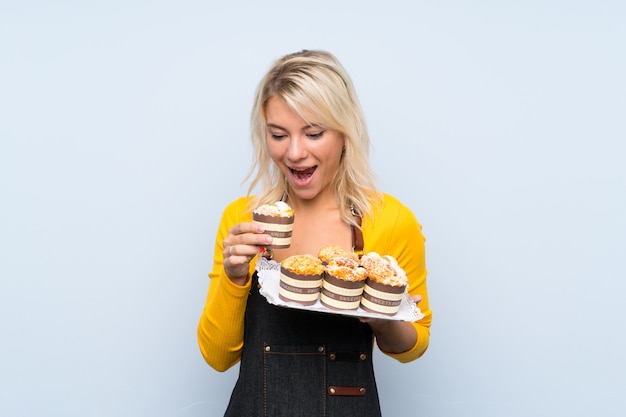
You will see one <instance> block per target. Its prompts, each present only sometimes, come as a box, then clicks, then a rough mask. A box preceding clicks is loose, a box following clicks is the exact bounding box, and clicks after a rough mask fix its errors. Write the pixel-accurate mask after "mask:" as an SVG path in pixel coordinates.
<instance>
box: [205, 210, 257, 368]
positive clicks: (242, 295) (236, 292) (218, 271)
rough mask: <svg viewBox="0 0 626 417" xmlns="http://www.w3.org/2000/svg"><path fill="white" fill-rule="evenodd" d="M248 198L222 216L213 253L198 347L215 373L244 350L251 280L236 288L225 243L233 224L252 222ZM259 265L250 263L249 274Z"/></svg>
mask: <svg viewBox="0 0 626 417" xmlns="http://www.w3.org/2000/svg"><path fill="white" fill-rule="evenodd" d="M246 202H247V200H246V198H240V199H238V200H236V201H234V202H232V203H231V204H230V205H228V206H227V207H226V209H225V210H224V213H223V214H222V219H221V221H220V224H219V227H218V230H217V236H216V238H215V252H214V254H213V269H212V271H211V272H210V273H209V278H210V284H209V291H208V294H207V297H206V302H205V305H204V309H203V311H202V315H201V317H200V322H199V324H198V345H199V347H200V351H201V352H202V356H203V357H204V360H205V361H206V362H207V363H208V364H209V365H210V366H211V367H212V368H214V369H215V370H217V371H220V372H223V371H225V370H227V369H229V368H230V367H232V366H233V365H234V364H236V363H237V362H239V359H240V358H241V349H242V347H243V320H244V315H245V312H246V303H247V301H248V292H249V290H250V285H251V284H250V280H248V283H247V284H246V285H245V286H239V285H235V284H234V283H233V282H232V281H231V280H230V279H229V278H228V276H227V275H226V273H225V272H224V266H223V257H222V251H223V246H222V242H223V241H224V238H226V236H227V235H228V230H229V229H230V228H231V227H233V226H234V225H236V224H238V223H241V222H244V221H250V220H251V215H250V214H249V213H247V212H246ZM255 266H256V263H255V262H254V261H253V262H250V274H251V275H252V273H253V272H254V270H255Z"/></svg>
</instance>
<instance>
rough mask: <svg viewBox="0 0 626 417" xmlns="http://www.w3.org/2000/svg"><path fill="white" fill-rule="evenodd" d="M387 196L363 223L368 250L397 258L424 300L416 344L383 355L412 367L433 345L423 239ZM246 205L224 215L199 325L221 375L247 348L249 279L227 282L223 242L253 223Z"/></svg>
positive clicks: (204, 348)
mask: <svg viewBox="0 0 626 417" xmlns="http://www.w3.org/2000/svg"><path fill="white" fill-rule="evenodd" d="M383 197H384V198H383V202H382V204H381V205H380V206H377V207H375V209H374V214H373V215H372V216H371V217H369V216H365V217H364V218H363V224H362V230H363V240H364V249H365V251H366V252H377V253H379V254H381V255H391V256H393V257H394V258H396V259H397V260H398V264H399V265H400V266H401V267H402V268H403V269H404V271H405V272H406V274H407V276H408V278H409V287H408V291H409V294H411V295H416V294H419V295H420V296H421V297H422V300H421V301H420V303H419V307H420V309H421V310H422V313H423V314H424V318H422V319H421V320H419V321H417V322H414V323H412V325H413V326H414V328H415V331H416V332H417V342H416V344H415V345H414V346H413V348H411V349H410V350H408V351H406V352H403V353H387V352H384V353H386V354H387V355H389V356H391V357H393V358H395V359H397V360H398V361H400V362H410V361H412V360H415V359H417V358H419V357H420V356H422V355H423V354H424V352H425V351H426V349H427V347H428V343H429V340H430V324H431V319H432V312H431V310H430V307H429V303H428V292H427V288H426V275H427V270H426V264H425V245H424V242H425V239H424V236H423V234H422V227H421V225H420V224H419V222H418V221H417V219H416V218H415V216H414V215H413V213H412V212H411V210H410V209H408V208H407V207H406V206H405V205H403V204H402V203H401V202H400V201H399V200H397V199H396V198H395V197H392V196H390V195H389V194H383ZM247 201H248V200H247V199H246V197H241V198H239V199H237V200H235V201H233V202H232V203H230V204H229V205H228V206H227V207H226V209H225V210H224V212H223V214H222V218H221V221H220V224H219V227H218V230H217V236H216V241H215V252H214V255H213V270H212V271H211V272H210V273H209V278H210V284H209V291H208V294H207V298H206V303H205V306H204V309H203V311H202V315H201V317H200V322H199V324H198V344H199V346H200V351H201V352H202V356H203V357H204V359H205V360H206V362H207V363H208V364H209V365H210V366H211V367H212V368H214V369H216V370H217V371H220V372H221V371H225V370H227V369H229V368H230V367H232V366H233V365H235V364H236V363H237V362H239V360H240V358H241V350H242V347H243V328H244V314H245V310H246V302H247V299H248V291H249V290H250V285H251V280H248V282H247V284H246V285H244V286H239V285H235V284H234V283H233V282H232V281H231V280H230V279H229V278H228V276H227V275H226V273H225V272H224V266H223V257H222V252H223V247H222V242H223V241H224V239H225V238H226V236H227V234H228V230H229V229H230V228H231V227H232V226H234V225H236V224H238V223H241V222H249V221H252V213H251V212H249V211H248V210H247V209H246V204H247ZM255 268H256V262H255V260H252V261H251V262H250V275H252V274H253V273H254V271H255Z"/></svg>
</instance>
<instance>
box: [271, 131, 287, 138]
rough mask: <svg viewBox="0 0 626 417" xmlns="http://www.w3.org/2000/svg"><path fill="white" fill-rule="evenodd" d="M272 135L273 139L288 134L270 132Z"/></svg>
mask: <svg viewBox="0 0 626 417" xmlns="http://www.w3.org/2000/svg"><path fill="white" fill-rule="evenodd" d="M270 136H271V137H272V139H283V138H284V137H285V136H286V135H283V134H281V133H272V132H270Z"/></svg>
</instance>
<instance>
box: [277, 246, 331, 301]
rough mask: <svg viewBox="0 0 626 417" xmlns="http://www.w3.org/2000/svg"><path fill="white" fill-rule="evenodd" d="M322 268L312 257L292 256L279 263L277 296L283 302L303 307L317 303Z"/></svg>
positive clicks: (319, 262)
mask: <svg viewBox="0 0 626 417" xmlns="http://www.w3.org/2000/svg"><path fill="white" fill-rule="evenodd" d="M323 274H324V266H323V265H322V261H320V260H319V259H318V258H316V257H315V256H312V255H292V256H290V257H288V258H285V259H284V260H283V261H282V262H281V263H280V287H279V289H278V296H279V297H280V299H281V300H283V301H295V302H297V303H300V304H303V305H307V306H308V305H313V304H315V303H316V302H317V299H318V298H319V295H320V288H321V286H322V276H323Z"/></svg>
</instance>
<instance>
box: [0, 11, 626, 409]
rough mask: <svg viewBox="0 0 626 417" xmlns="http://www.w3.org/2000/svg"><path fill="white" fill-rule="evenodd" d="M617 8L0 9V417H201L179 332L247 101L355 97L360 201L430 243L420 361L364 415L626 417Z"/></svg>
mask: <svg viewBox="0 0 626 417" xmlns="http://www.w3.org/2000/svg"><path fill="white" fill-rule="evenodd" d="M625 21H626V8H625V6H624V4H623V2H617V1H542V2H539V1H532V0H531V1H523V2H522V1H512V2H496V1H474V2H462V1H439V2H426V1H396V0H392V1H387V2H383V3H381V2H369V1H347V2H336V1H335V2H330V1H325V0H322V1H319V2H315V3H311V2H309V3H301V4H297V3H294V2H287V1H273V0H270V1H266V2H252V1H249V2H242V1H233V2H228V3H227V2H213V1H193V0H182V1H169V0H164V1H153V2H149V1H133V0H131V1H107V2H104V1H92V2H77V1H75V2H73V1H56V2H44V1H36V0H33V1H20V2H17V1H13V2H10V1H3V2H2V3H0V193H1V194H0V416H3V417H31V416H32V417H40V416H63V417H71V416H81V417H82V416H107V417H108V416H151V417H152V416H155V417H156V416H158V417H161V416H179V417H182V416H185V417H196V416H197V417H200V416H219V415H221V414H222V413H223V411H224V409H225V407H226V404H227V402H228V397H229V395H230V391H231V389H232V387H233V384H234V382H235V379H236V377H237V371H238V369H237V367H235V368H233V369H231V370H229V371H227V372H225V373H217V372H215V371H213V370H212V369H211V368H209V367H208V366H207V365H206V364H205V363H204V361H203V360H202V358H201V356H200V353H199V350H198V347H197V343H196V335H195V331H196V324H197V321H198V318H199V315H200V312H201V309H202V306H203V303H204V297H205V295H206V290H207V288H208V278H207V273H208V271H209V270H210V268H211V263H212V258H211V255H212V251H213V245H214V239H215V231H216V227H217V222H218V220H219V216H220V214H221V212H222V209H223V208H224V206H225V205H226V204H227V203H228V202H230V201H231V200H233V199H234V198H236V197H238V196H240V195H242V194H244V193H245V191H246V185H242V180H243V179H244V177H245V174H246V173H247V171H248V169H249V166H250V163H251V158H252V155H251V152H250V146H249V129H248V120H249V112H250V107H251V104H252V96H253V93H254V89H255V87H256V85H257V82H258V81H259V79H260V77H261V76H262V75H263V73H264V72H265V71H266V70H267V68H268V67H269V66H270V64H271V63H272V61H273V60H274V59H276V58H278V57H279V56H281V55H283V54H285V53H288V52H293V51H296V50H300V49H303V48H308V49H312V48H321V49H327V50H329V51H331V52H333V53H334V54H335V55H337V56H338V57H339V59H340V60H341V61H342V62H343V64H344V65H345V66H346V68H347V69H348V71H349V72H350V74H351V75H352V77H353V80H354V83H355V84H356V87H357V90H358V92H359V95H360V99H361V102H362V105H363V108H364V111H365V114H366V117H367V120H368V124H369V128H370V134H371V137H372V141H373V149H372V153H371V156H372V159H373V162H374V166H375V168H376V172H377V174H378V177H379V179H380V185H381V188H382V189H384V190H385V191H388V192H390V193H392V194H394V195H395V196H396V197H398V198H400V199H401V200H402V201H403V202H404V203H406V204H407V205H408V206H410V207H411V208H412V209H413V211H414V212H415V214H416V216H417V217H418V218H419V220H420V221H421V223H422V224H423V227H424V234H425V235H426V237H427V262H428V268H429V290H430V297H431V303H432V308H433V311H434V316H433V327H432V341H431V346H430V348H429V351H428V352H427V353H426V355H425V356H424V357H423V358H422V359H420V360H418V361H416V362H413V363H410V364H404V365H403V364H399V363H397V362H395V361H393V360H391V359H389V358H387V357H385V356H383V355H382V354H380V353H379V352H377V353H376V358H375V360H376V368H377V378H378V383H379V386H380V392H381V401H382V407H383V411H384V415H385V416H388V417H393V416H404V415H415V416H428V417H449V416H455V417H456V416H463V417H474V416H476V417H477V416H481V417H482V416H494V417H501V416H506V417H515V416H520V417H521V416H533V417H538V416H550V417H552V416H589V415H593V416H603V417H604V416H623V415H625V414H626V377H625V375H626V364H625V361H624V355H623V352H624V351H625V350H626V341H625V339H624V336H623V330H624V317H626V309H625V308H624V302H623V297H624V296H623V294H624V291H625V290H626V285H625V284H624V278H625V274H624V261H623V253H624V250H625V248H626V219H625V218H626V216H625V214H624V213H626V201H625V200H626V173H625V168H624V156H625V155H626V152H625V150H624V143H625V140H626V128H625V122H624V120H625V115H626V82H625V81H624V78H625V77H624V74H626V57H625V51H626V49H625V48H624V41H623V40H624V39H626V26H625V25H624V22H625Z"/></svg>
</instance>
